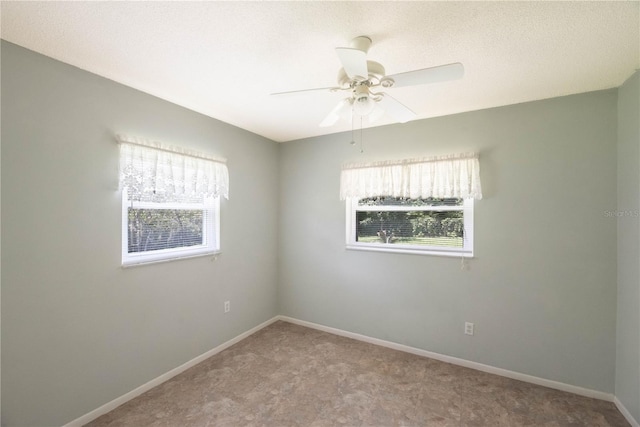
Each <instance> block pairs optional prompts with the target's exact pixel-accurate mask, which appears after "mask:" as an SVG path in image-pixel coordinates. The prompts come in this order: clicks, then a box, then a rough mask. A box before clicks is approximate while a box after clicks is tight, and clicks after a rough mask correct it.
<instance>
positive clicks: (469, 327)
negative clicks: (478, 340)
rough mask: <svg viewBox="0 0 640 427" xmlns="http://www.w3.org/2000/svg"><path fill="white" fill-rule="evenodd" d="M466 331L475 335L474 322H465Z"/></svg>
mask: <svg viewBox="0 0 640 427" xmlns="http://www.w3.org/2000/svg"><path fill="white" fill-rule="evenodd" d="M464 333H465V335H473V323H471V322H464Z"/></svg>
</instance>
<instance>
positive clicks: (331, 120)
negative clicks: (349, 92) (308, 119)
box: [320, 98, 351, 128]
mask: <svg viewBox="0 0 640 427" xmlns="http://www.w3.org/2000/svg"><path fill="white" fill-rule="evenodd" d="M350 107H351V102H349V98H345V99H343V100H342V101H340V102H339V103H338V105H336V106H335V107H334V109H333V110H331V112H330V113H329V114H327V117H325V118H324V120H323V121H322V122H320V127H323V128H326V127H329V126H333V125H334V124H335V123H336V122H337V121H338V120H339V119H340V117H341V116H342V115H343V114H344V113H345V112H347V111H349V108H350Z"/></svg>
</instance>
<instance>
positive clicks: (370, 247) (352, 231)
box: [345, 197, 474, 258]
mask: <svg viewBox="0 0 640 427" xmlns="http://www.w3.org/2000/svg"><path fill="white" fill-rule="evenodd" d="M358 200H359V198H356V197H348V198H347V199H346V203H345V204H346V211H347V214H346V219H347V221H346V249H348V250H359V251H372V252H392V253H403V254H417V255H437V256H450V257H464V258H473V210H474V209H473V208H474V200H473V199H472V198H465V199H463V200H464V204H463V206H433V207H430V208H429V210H432V211H455V210H461V211H464V231H465V232H464V236H465V237H464V246H463V248H443V247H440V246H424V245H419V246H418V245H402V244H395V243H393V244H384V243H377V244H371V243H361V242H357V241H356V225H355V219H356V217H355V213H356V209H357V210H358V211H414V210H425V209H424V207H420V206H406V207H402V206H360V207H358Z"/></svg>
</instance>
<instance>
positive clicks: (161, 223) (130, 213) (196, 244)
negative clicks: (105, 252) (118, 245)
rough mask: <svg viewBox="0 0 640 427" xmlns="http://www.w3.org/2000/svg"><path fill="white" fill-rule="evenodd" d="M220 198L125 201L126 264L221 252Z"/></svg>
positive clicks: (123, 236)
mask: <svg viewBox="0 0 640 427" xmlns="http://www.w3.org/2000/svg"><path fill="white" fill-rule="evenodd" d="M219 219H220V198H219V197H215V198H209V199H208V200H206V201H203V202H202V203H188V204H187V203H158V202H139V201H134V200H129V198H128V197H127V191H126V190H125V191H123V200H122V224H123V227H122V231H123V235H122V242H123V245H122V264H123V265H132V264H141V263H147V262H153V261H162V260H169V259H176V258H185V257H192V256H198V255H206V254H214V253H216V252H219V251H220V242H219V236H220V220H219Z"/></svg>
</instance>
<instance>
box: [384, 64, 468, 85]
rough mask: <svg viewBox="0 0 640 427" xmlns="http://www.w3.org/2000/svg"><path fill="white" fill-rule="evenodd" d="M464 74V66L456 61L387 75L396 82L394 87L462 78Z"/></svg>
mask: <svg viewBox="0 0 640 427" xmlns="http://www.w3.org/2000/svg"><path fill="white" fill-rule="evenodd" d="M463 75H464V66H463V65H462V64H461V63H459V62H456V63H454V64H447V65H440V66H438V67H431V68H423V69H421V70H415V71H408V72H406V73H399V74H394V75H391V76H387V78H390V79H393V81H394V82H395V83H394V84H393V86H392V87H403V86H414V85H422V84H426V83H437V82H444V81H447V80H455V79H460V78H462V76H463Z"/></svg>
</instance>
